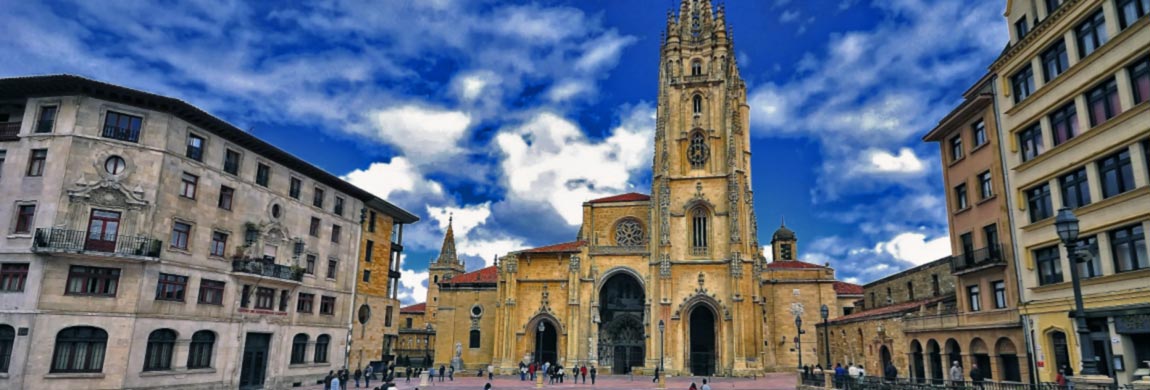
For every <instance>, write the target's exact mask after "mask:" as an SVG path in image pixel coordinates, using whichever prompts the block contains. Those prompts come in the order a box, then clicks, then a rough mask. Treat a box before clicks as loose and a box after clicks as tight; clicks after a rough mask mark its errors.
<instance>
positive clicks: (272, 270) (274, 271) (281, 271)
mask: <svg viewBox="0 0 1150 390" xmlns="http://www.w3.org/2000/svg"><path fill="white" fill-rule="evenodd" d="M232 271H233V272H242V273H245V274H252V275H259V276H267V277H271V278H277V279H283V280H294V281H297V282H298V281H301V280H303V271H304V270H303V268H299V267H291V266H286V265H280V264H276V263H273V262H270V261H266V260H263V259H235V260H232Z"/></svg>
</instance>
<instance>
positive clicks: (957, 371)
mask: <svg viewBox="0 0 1150 390" xmlns="http://www.w3.org/2000/svg"><path fill="white" fill-rule="evenodd" d="M950 382H951V384H953V385H955V386H962V366H960V365H958V360H955V361H954V363H951V366H950Z"/></svg>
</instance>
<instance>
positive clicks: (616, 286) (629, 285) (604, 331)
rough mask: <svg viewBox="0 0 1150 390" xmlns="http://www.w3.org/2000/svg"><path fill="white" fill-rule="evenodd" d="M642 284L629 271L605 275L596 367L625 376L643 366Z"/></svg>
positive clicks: (600, 292)
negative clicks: (605, 368)
mask: <svg viewBox="0 0 1150 390" xmlns="http://www.w3.org/2000/svg"><path fill="white" fill-rule="evenodd" d="M645 297H646V294H645V293H644V292H643V285H642V284H640V283H639V280H638V279H636V277H635V276H634V275H632V274H631V273H629V272H616V273H615V274H614V275H610V276H608V278H607V280H606V281H605V282H604V283H603V286H602V287H601V288H600V290H599V364H600V365H601V366H610V367H611V372H612V373H614V374H626V373H629V372H631V369H632V368H633V367H642V366H643V364H644V358H645V354H644V352H645V351H644V346H645V345H646V339H647V337H646V333H645V332H644V330H643V307H644V303H645Z"/></svg>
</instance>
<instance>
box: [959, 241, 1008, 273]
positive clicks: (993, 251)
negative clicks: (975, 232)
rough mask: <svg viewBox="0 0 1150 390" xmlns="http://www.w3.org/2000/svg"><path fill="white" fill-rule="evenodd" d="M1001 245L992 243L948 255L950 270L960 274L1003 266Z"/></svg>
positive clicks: (1004, 261) (1004, 262)
mask: <svg viewBox="0 0 1150 390" xmlns="http://www.w3.org/2000/svg"><path fill="white" fill-rule="evenodd" d="M1005 266H1006V259H1005V258H1004V256H1003V255H1002V246H1001V245H992V246H988V247H986V248H982V249H976V250H974V251H972V252H969V253H962V254H958V255H954V256H951V257H950V272H951V273H953V274H955V275H961V274H965V273H970V272H974V271H978V270H983V269H987V268H993V267H1005Z"/></svg>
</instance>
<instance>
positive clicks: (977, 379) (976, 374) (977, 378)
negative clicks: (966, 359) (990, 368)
mask: <svg viewBox="0 0 1150 390" xmlns="http://www.w3.org/2000/svg"><path fill="white" fill-rule="evenodd" d="M983 379H985V378H983V375H982V370H980V369H978V363H972V364H971V365H970V381H971V382H974V388H975V389H978V390H982V380H983Z"/></svg>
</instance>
